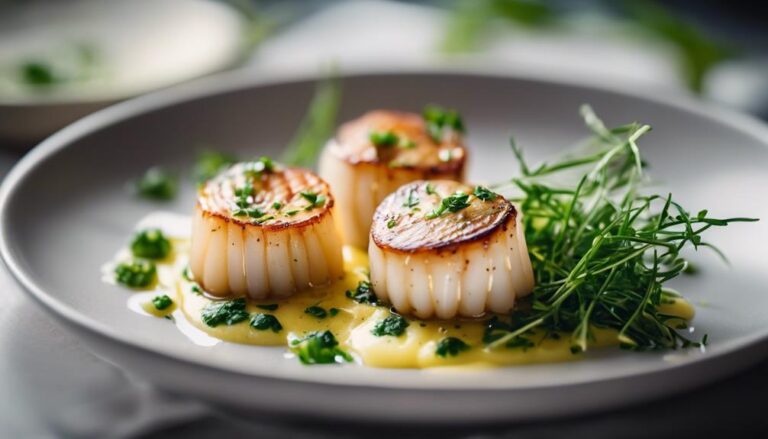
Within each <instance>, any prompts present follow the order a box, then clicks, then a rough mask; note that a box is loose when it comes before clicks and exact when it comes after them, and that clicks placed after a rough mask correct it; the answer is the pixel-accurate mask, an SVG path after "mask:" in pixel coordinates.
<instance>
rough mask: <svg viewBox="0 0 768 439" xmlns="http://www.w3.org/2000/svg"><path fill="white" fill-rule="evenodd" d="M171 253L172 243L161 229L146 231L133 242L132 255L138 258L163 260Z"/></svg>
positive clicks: (141, 232)
mask: <svg viewBox="0 0 768 439" xmlns="http://www.w3.org/2000/svg"><path fill="white" fill-rule="evenodd" d="M170 252H171V242H170V241H169V240H168V239H167V238H166V237H165V235H163V232H162V231H161V230H160V229H146V230H142V231H140V232H139V233H137V234H136V236H135V237H134V238H133V242H131V253H133V256H135V257H137V258H147V259H163V258H164V257H166V256H168V253H170Z"/></svg>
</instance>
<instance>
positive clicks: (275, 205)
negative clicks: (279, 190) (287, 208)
mask: <svg viewBox="0 0 768 439" xmlns="http://www.w3.org/2000/svg"><path fill="white" fill-rule="evenodd" d="M272 208H273V209H275V210H280V209H282V208H283V203H281V202H279V201H275V202H274V203H272Z"/></svg>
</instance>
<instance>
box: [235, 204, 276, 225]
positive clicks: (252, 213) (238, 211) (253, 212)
mask: <svg viewBox="0 0 768 439" xmlns="http://www.w3.org/2000/svg"><path fill="white" fill-rule="evenodd" d="M232 215H233V216H247V217H249V218H254V219H259V218H261V217H263V216H264V215H266V212H263V211H262V210H261V209H259V208H258V207H249V208H242V207H236V208H235V209H234V210H233V211H232ZM272 218H274V217H272ZM267 219H270V218H264V219H262V222H263V221H266V220H267Z"/></svg>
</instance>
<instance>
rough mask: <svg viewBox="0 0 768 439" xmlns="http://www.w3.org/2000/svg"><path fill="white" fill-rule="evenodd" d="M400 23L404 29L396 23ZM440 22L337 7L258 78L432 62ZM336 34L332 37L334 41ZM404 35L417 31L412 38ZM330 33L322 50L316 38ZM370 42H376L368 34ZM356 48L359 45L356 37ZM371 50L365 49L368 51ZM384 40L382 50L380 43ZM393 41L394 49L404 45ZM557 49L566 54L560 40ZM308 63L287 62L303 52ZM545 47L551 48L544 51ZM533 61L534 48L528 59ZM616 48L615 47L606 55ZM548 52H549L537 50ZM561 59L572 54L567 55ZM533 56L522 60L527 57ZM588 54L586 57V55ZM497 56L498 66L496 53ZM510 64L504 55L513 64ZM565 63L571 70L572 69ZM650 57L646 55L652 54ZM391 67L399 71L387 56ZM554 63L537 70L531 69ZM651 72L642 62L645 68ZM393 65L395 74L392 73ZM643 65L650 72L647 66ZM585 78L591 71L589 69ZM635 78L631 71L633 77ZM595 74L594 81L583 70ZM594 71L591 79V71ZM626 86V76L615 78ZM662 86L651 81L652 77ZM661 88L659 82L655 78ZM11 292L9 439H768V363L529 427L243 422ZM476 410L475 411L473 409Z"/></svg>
mask: <svg viewBox="0 0 768 439" xmlns="http://www.w3.org/2000/svg"><path fill="white" fill-rule="evenodd" d="M365 14H375V15H376V16H377V17H379V18H380V19H381V20H382V21H383V22H399V23H401V26H398V29H395V31H394V32H390V35H388V36H387V38H384V37H382V35H381V34H376V35H375V37H372V36H370V29H369V27H368V26H365V25H364V24H355V23H359V22H360V20H355V19H354V18H355V17H359V16H361V15H365ZM393 20H394V21H393ZM439 22H440V16H439V14H438V13H436V12H435V11H433V10H430V9H428V8H423V7H415V6H411V5H402V4H391V3H385V2H379V1H363V2H347V3H342V4H340V5H338V6H335V7H332V8H329V9H326V10H324V11H322V12H320V13H319V14H318V15H316V16H313V17H311V18H309V19H307V20H306V21H305V22H304V23H302V26H297V27H295V28H293V29H289V30H288V31H286V32H283V33H281V34H279V35H277V36H276V37H274V38H272V39H271V40H269V41H267V42H266V43H265V44H264V45H263V46H262V48H261V49H260V50H259V52H257V53H256V56H255V57H254V60H253V62H252V63H251V65H250V66H249V67H248V68H253V69H254V71H258V70H259V69H291V70H296V69H315V68H317V66H319V65H322V64H323V62H322V61H323V60H327V59H329V58H333V59H336V60H337V61H340V62H341V64H342V65H345V66H354V65H355V64H359V65H366V66H371V65H375V62H376V61H375V60H374V59H371V57H370V56H369V54H371V53H379V58H380V52H377V51H376V50H372V47H375V46H376V44H380V45H382V44H383V45H382V47H381V50H382V51H386V50H390V51H391V49H392V48H393V47H395V48H401V47H403V46H401V44H399V43H398V42H401V43H403V44H405V43H406V42H408V41H410V42H414V41H418V43H417V44H408V45H407V47H408V48H409V49H410V51H405V52H404V51H403V50H401V49H398V55H397V56H398V57H399V58H398V60H399V62H401V63H405V64H407V63H409V62H410V61H415V60H420V61H423V60H424V58H425V57H427V55H425V53H426V52H427V51H429V49H430V47H432V46H431V45H434V44H435V42H436V38H437V37H436V35H437V32H438V31H437V29H438V26H439ZM329 29H332V31H329ZM402 29H411V32H410V33H403V32H402V31H401V30H402ZM318 34H322V35H323V41H322V42H318V40H319V39H318V38H317V35H318ZM366 34H368V35H369V37H370V38H368V39H366V38H365V37H364V35H366ZM353 35H354V36H355V38H351V36H353ZM361 41H364V42H366V43H365V44H361V43H360V42H361ZM377 41H378V42H379V43H377ZM382 42H383V43H382ZM393 42H394V43H393ZM551 44H552V45H553V47H554V46H557V42H556V41H553V42H551ZM298 47H300V48H301V50H300V53H302V56H294V57H291V56H286V54H291V53H297V51H296V48H298ZM538 49H540V47H539V48H538ZM527 50H528V52H531V50H533V49H531V48H528V49H527ZM596 50H612V49H605V48H603V49H596ZM513 52H515V56H514V57H513V58H514V59H515V60H516V61H517V60H519V59H521V57H522V59H526V56H528V58H530V60H533V59H534V58H535V57H534V56H532V55H530V54H528V55H526V53H527V52H526V49H525V47H524V45H522V46H519V45H518V46H517V48H516V49H514V50H513ZM537 53H538V52H537ZM557 53H561V54H562V53H563V50H562V49H560V50H559V51H558V52H557ZM521 54H522V55H521ZM582 55H583V53H582ZM643 56H646V58H647V59H646V67H645V69H644V70H643V69H641V71H642V72H645V73H644V74H642V75H638V74H637V71H638V70H637V69H631V70H632V72H633V73H631V74H630V75H629V76H627V77H625V78H623V79H624V80H626V81H628V82H635V83H637V81H645V84H646V85H647V86H655V87H662V88H674V87H676V86H677V85H679V84H676V83H675V81H670V80H668V79H665V75H663V73H664V72H666V73H668V70H665V69H666V68H665V67H659V63H658V62H656V61H658V59H656V61H653V62H651V61H649V60H652V59H655V58H653V55H649V54H648V53H645V54H644V55H643ZM494 58H498V57H497V56H495V55H494ZM502 58H503V57H502ZM552 58H553V59H555V58H557V59H559V61H551V62H553V63H554V62H559V63H561V64H569V62H568V60H567V59H566V60H564V59H562V57H561V56H560V55H555V56H552ZM641 58H642V56H641ZM388 60H389V62H391V61H392V58H391V57H388ZM548 62H550V61H541V60H536V61H535V62H534V64H537V63H538V65H531V66H530V67H532V68H542V67H543V66H544V65H545V64H546V63H548ZM640 64H642V62H641V63H640ZM389 67H391V66H389ZM641 67H642V66H641ZM585 68H586V67H585ZM625 70H627V69H625ZM581 73H585V72H581ZM587 73H589V72H587ZM609 74H614V75H618V76H621V71H620V70H616V71H615V72H612V73H611V72H609ZM649 77H650V78H652V79H651V80H648V79H647V78H649ZM654 78H655V79H654ZM21 156H22V153H21V152H18V151H4V150H2V149H0V175H2V176H4V175H5V174H6V173H7V171H8V170H9V169H10V168H11V167H12V166H13V164H14V163H15V162H16V161H18V160H19V158H20V157H21ZM0 287H2V290H1V291H2V293H3V295H4V299H5V300H4V301H3V306H2V307H0V389H3V391H2V392H0V437H155V436H156V437H166V436H168V435H172V436H173V435H179V436H181V435H184V436H186V437H213V436H221V435H233V436H234V435H237V436H239V435H245V434H256V435H258V436H259V437H261V438H271V437H286V436H289V437H298V438H325V437H357V436H360V435H363V434H365V435H366V436H368V437H392V436H393V435H394V434H397V436H398V437H431V436H440V437H443V438H450V437H489V438H496V437H498V438H505V437H516V438H544V437H556V436H559V435H560V434H561V433H562V432H567V433H568V436H569V438H574V439H575V438H582V437H583V438H590V439H595V438H603V437H605V438H614V437H617V436H620V437H625V438H634V437H638V438H639V437H650V436H652V435H654V434H655V435H658V436H660V437H667V436H669V435H670V434H671V433H673V434H674V436H675V437H676V438H686V437H702V436H704V435H706V436H707V437H709V436H710V435H712V434H714V435H715V437H717V436H719V435H723V434H726V433H730V432H744V431H749V432H752V433H754V434H755V435H756V436H758V437H759V436H766V435H768V416H765V415H764V409H763V407H764V401H763V400H764V396H766V395H768V361H765V362H763V363H761V364H759V365H757V366H755V367H753V368H751V369H750V370H747V371H745V372H742V373H741V374H739V375H737V376H735V377H732V378H730V379H727V380H724V381H721V382H718V383H713V384H712V385H710V386H708V387H705V388H701V389H698V390H696V391H693V392H689V393H687V394H684V395H680V396H676V397H674V398H669V399H665V400H661V401H656V402H652V403H649V404H646V405H643V406H639V407H633V408H629V409H624V410H621V411H615V412H610V413H601V414H596V415H592V416H587V417H581V418H573V419H564V420H555V421H549V422H546V423H532V424H522V425H496V426H471V425H468V426H464V427H453V428H451V429H449V430H445V429H442V428H441V427H440V426H439V425H436V426H430V427H429V428H423V427H422V428H413V427H409V428H407V429H406V428H403V429H402V430H404V431H400V430H401V429H400V428H398V427H399V426H397V425H386V426H376V428H370V426H364V425H351V426H350V425H344V426H343V428H342V427H340V426H339V425H338V424H327V425H326V424H322V423H319V424H318V423H313V424H307V423H306V422H304V421H302V420H298V419H249V420H248V421H245V420H242V419H233V418H231V417H228V416H226V415H223V414H221V413H220V412H219V411H217V410H216V409H215V408H213V407H208V406H206V405H205V404H204V403H202V402H199V401H191V400H188V399H185V398H183V397H178V396H174V395H167V394H164V393H161V392H158V391H156V390H155V389H153V388H151V387H150V386H149V385H147V384H146V383H143V382H141V380H140V379H135V378H134V377H130V376H128V375H126V374H125V373H124V372H123V371H121V370H120V369H119V368H118V367H116V366H114V365H111V364H109V363H107V362H105V361H103V360H101V359H99V358H98V357H96V356H95V355H93V354H92V353H91V352H89V351H88V350H87V349H86V348H85V347H84V346H83V345H82V344H81V343H80V342H79V341H78V340H77V339H76V338H75V337H74V336H72V335H71V334H69V333H68V332H66V331H65V330H64V328H62V327H61V326H60V325H59V324H57V323H56V322H54V321H53V320H52V319H51V318H50V317H49V316H48V315H47V314H45V313H44V312H43V311H42V310H41V309H40V308H39V307H38V306H37V305H36V304H35V303H33V302H32V300H31V299H30V298H29V297H27V296H26V295H25V294H24V293H23V292H22V291H21V290H20V288H19V287H18V286H17V285H16V284H15V283H14V281H13V279H12V278H11V276H10V275H9V274H8V272H7V270H6V269H5V267H0ZM468 403H471V402H470V401H468Z"/></svg>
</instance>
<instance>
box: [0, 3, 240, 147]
mask: <svg viewBox="0 0 768 439" xmlns="http://www.w3.org/2000/svg"><path fill="white" fill-rule="evenodd" d="M245 29H246V23H245V20H244V19H243V17H242V16H241V15H240V14H239V13H238V12H237V11H236V10H234V9H233V8H231V7H228V6H226V5H225V4H223V3H218V2H212V1H207V0H108V1H105V0H71V1H56V2H53V1H49V2H39V1H38V2H31V3H30V2H25V3H19V4H16V5H14V6H12V7H10V8H9V7H8V6H6V7H5V9H3V10H2V11H1V13H0V145H13V144H19V145H24V146H31V143H33V142H35V141H37V140H40V139H42V138H43V137H45V136H47V135H48V134H51V133H52V132H53V131H55V130H57V129H59V128H61V127H63V126H64V125H66V124H68V123H70V122H72V121H74V120H76V119H78V118H80V117H82V116H84V115H85V114H88V113H90V112H92V111H94V110H96V109H98V108H101V107H103V106H106V105H108V104H111V103H113V102H115V101H119V100H122V99H125V98H128V97H132V96H136V95H139V94H142V93H146V92H148V91H152V90H156V89H158V88H162V87H166V86H169V85H172V84H175V83H178V82H182V81H185V80H188V79H192V78H195V77H199V76H202V75H205V74H208V73H212V72H215V71H219V70H222V69H225V68H227V67H230V66H233V65H235V64H236V63H237V62H238V61H239V60H241V59H242V56H243V54H244V44H243V41H244V38H243V35H244V32H245ZM35 63H43V66H44V67H46V68H47V67H52V69H51V70H49V71H61V72H64V74H65V75H66V76H67V78H69V79H65V80H60V81H58V80H57V81H56V82H55V83H54V84H50V85H45V84H43V85H34V84H32V85H30V84H28V83H25V81H24V80H23V77H22V74H23V73H22V69H23V68H24V66H25V65H27V66H28V65H33V64H35ZM43 70H46V69H45V68H44V69H43ZM42 74H43V75H45V74H46V72H45V71H43V73H42ZM43 80H44V79H43Z"/></svg>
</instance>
